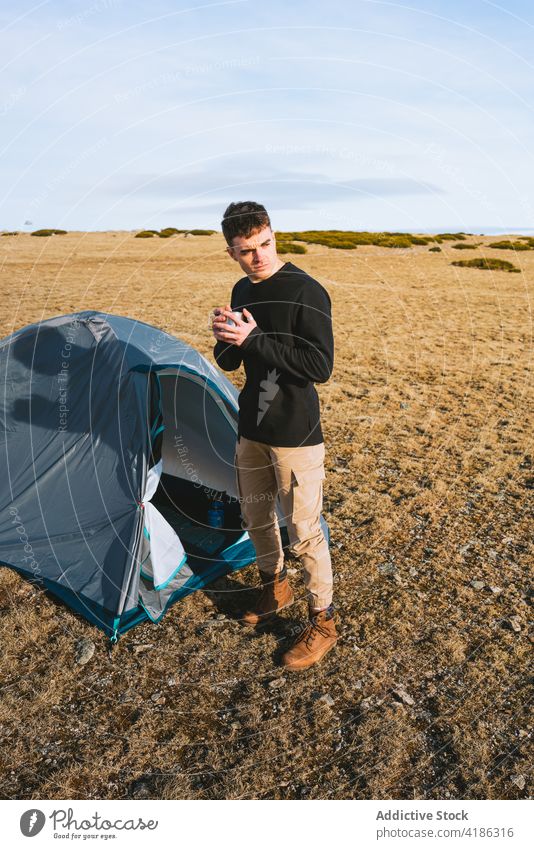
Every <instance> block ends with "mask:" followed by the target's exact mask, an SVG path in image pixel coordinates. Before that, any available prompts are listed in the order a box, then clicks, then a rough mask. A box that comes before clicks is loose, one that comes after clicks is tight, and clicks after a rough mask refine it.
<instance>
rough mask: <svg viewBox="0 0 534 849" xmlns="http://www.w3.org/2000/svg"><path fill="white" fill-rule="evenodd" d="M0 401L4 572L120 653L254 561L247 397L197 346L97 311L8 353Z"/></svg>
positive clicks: (29, 334) (20, 340) (38, 330)
mask: <svg viewBox="0 0 534 849" xmlns="http://www.w3.org/2000/svg"><path fill="white" fill-rule="evenodd" d="M0 393H1V399H0V458H1V468H2V469H3V470H4V471H3V476H2V481H1V483H0V562H1V563H2V564H4V565H7V566H10V567H12V568H14V569H16V570H18V571H19V572H20V573H21V574H23V575H25V576H27V577H29V578H31V579H33V580H35V581H38V582H39V583H40V584H41V585H42V586H44V587H45V588H46V589H47V590H49V591H50V592H52V593H53V594H55V595H56V596H58V597H59V598H61V599H62V600H63V601H64V602H65V603H66V604H68V605H69V606H70V607H72V608H73V609H74V610H76V611H77V612H78V613H80V614H82V615H83V616H85V617H86V618H87V619H88V620H89V621H91V622H93V623H94V624H96V625H98V626H99V627H100V628H102V629H103V630H104V631H106V632H107V633H108V634H109V635H110V636H111V638H112V639H113V640H115V639H116V638H117V637H118V635H119V634H120V633H123V632H124V631H127V630H128V629H129V628H130V627H132V626H133V625H135V624H137V623H138V622H141V621H143V620H146V619H151V620H152V621H158V620H159V619H160V618H161V617H162V616H163V614H164V613H165V611H166V610H167V609H168V607H169V606H170V605H171V604H172V603H173V602H175V601H177V600H178V599H180V598H183V597H184V596H186V595H188V594H189V593H191V592H193V591H194V590H197V589H200V588H202V587H204V586H206V585H207V584H209V583H210V582H211V581H213V580H214V579H215V578H217V577H219V576H220V575H223V574H227V573H229V572H232V571H235V570H238V569H241V568H242V567H243V566H246V565H247V564H249V563H251V562H253V561H254V560H255V557H256V555H255V551H254V547H253V545H252V543H251V541H250V539H249V536H248V533H247V532H245V531H243V529H242V524H241V522H242V519H241V511H240V506H239V498H238V493H237V487H236V477H235V467H234V456H235V445H236V437H237V410H238V407H237V392H236V389H235V387H234V386H233V385H232V383H230V381H229V380H228V379H227V378H226V377H225V376H224V374H223V373H222V372H221V371H220V370H219V369H218V368H216V367H215V366H213V365H211V363H209V362H208V360H206V359H205V358H204V357H203V356H202V355H201V354H200V353H199V352H198V351H196V350H195V349H194V348H192V347H191V346H190V345H187V344H186V343H185V342H182V341H180V340H179V339H177V338H175V337H173V336H171V335H170V334H168V333H165V332H163V331H161V330H158V329H157V328H155V327H152V326H150V325H148V324H144V323H143V322H139V321H135V320H133V319H130V318H124V317H121V316H116V315H110V314H105V313H101V312H97V311H93V310H91V311H84V312H81V313H75V314H72V315H66V316H60V317H58V318H52V319H49V320H47V321H42V322H40V323H38V324H33V325H30V326H28V327H25V328H23V329H22V330H19V331H17V332H16V333H14V334H13V335H11V336H9V337H7V338H6V339H4V340H2V341H1V342H0ZM214 499H217V500H219V501H222V502H223V504H224V523H223V526H222V527H211V526H210V523H209V522H208V510H209V508H210V506H211V505H212V503H213V500H214ZM277 512H278V520H279V524H280V529H281V533H282V540H283V542H284V544H286V545H287V543H288V537H287V529H286V528H285V523H284V520H283V517H282V515H281V512H280V510H279V509H278V508H277ZM322 521H323V526H324V528H325V531H326V532H327V533H328V528H327V526H326V523H325V522H324V520H322Z"/></svg>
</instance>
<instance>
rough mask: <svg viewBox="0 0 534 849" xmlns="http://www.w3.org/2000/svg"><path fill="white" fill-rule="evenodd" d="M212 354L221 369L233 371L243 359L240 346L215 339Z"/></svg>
mask: <svg viewBox="0 0 534 849" xmlns="http://www.w3.org/2000/svg"><path fill="white" fill-rule="evenodd" d="M213 356H214V357H215V362H216V363H217V365H218V366H219V368H221V369H222V370H223V371H235V370H236V369H237V368H239V366H240V365H241V362H242V360H243V354H242V351H241V348H239V347H238V346H237V345H232V344H231V343H229V342H220V341H217V342H216V343H215V346H214V348H213Z"/></svg>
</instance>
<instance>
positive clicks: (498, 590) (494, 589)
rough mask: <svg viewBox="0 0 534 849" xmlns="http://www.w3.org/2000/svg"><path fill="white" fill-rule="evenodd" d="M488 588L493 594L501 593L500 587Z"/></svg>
mask: <svg viewBox="0 0 534 849" xmlns="http://www.w3.org/2000/svg"><path fill="white" fill-rule="evenodd" d="M490 590H491V591H492V593H493V594H494V595H499V593H502V587H495V586H490Z"/></svg>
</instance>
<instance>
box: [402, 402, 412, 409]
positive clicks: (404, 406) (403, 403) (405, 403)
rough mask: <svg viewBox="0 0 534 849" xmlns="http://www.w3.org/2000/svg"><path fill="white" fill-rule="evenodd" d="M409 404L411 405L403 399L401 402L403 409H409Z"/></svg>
mask: <svg viewBox="0 0 534 849" xmlns="http://www.w3.org/2000/svg"><path fill="white" fill-rule="evenodd" d="M409 406H410V405H409V404H408V403H407V402H406V401H401V402H400V408H401V410H407V409H408V408H409Z"/></svg>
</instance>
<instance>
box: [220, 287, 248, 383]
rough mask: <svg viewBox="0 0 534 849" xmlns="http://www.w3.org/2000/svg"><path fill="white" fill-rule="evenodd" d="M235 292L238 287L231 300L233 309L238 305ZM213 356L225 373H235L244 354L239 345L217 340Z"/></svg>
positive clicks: (233, 291)
mask: <svg viewBox="0 0 534 849" xmlns="http://www.w3.org/2000/svg"><path fill="white" fill-rule="evenodd" d="M236 285H237V284H236ZM235 291H236V286H234V288H233V290H232V297H231V299H230V306H231V307H232V309H234V307H235V304H236V302H235ZM213 356H214V357H215V362H216V363H217V365H218V366H219V368H221V369H222V370H223V371H235V370H236V369H238V368H239V366H240V365H241V363H242V361H243V352H242V350H241V348H240V347H239V346H238V345H232V344H231V343H230V342H220V341H219V340H217V342H216V343H215V346H214V348H213Z"/></svg>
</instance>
